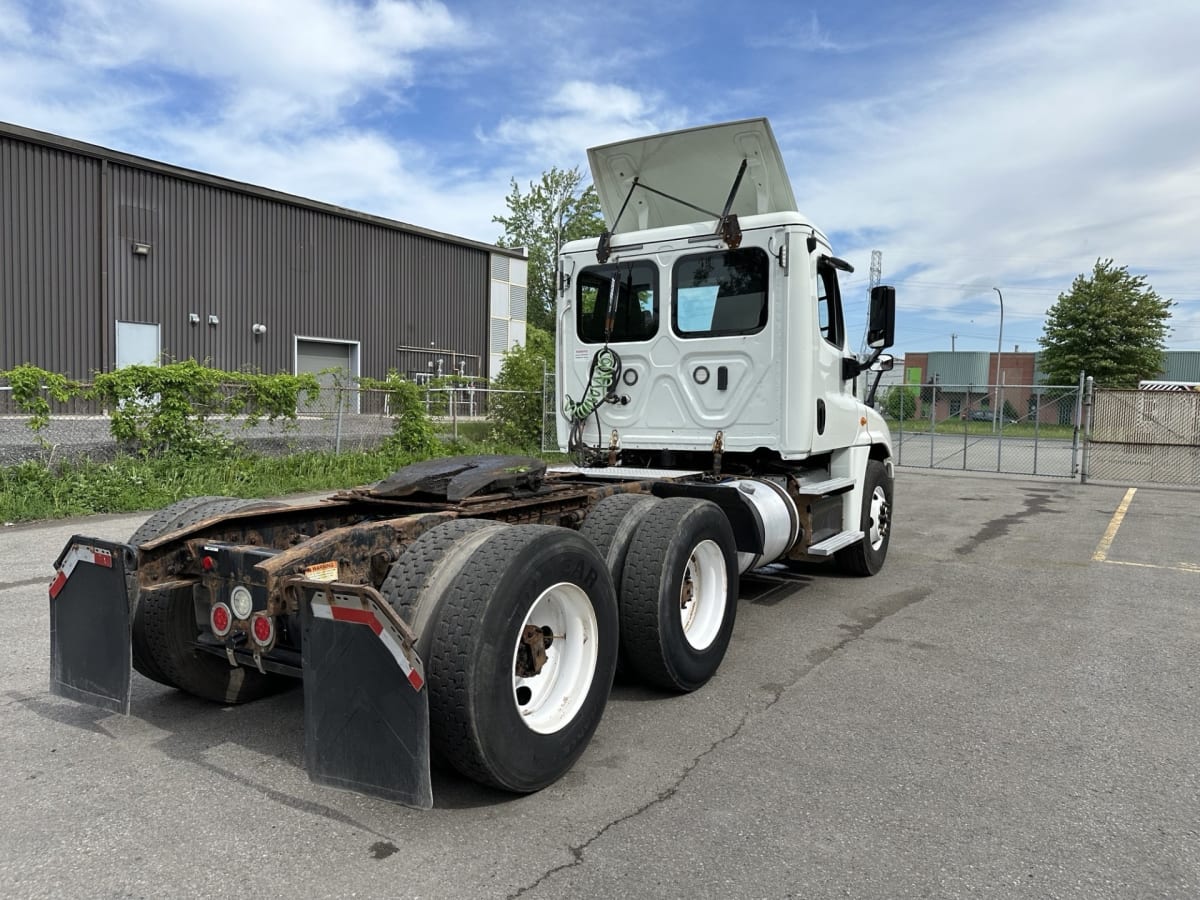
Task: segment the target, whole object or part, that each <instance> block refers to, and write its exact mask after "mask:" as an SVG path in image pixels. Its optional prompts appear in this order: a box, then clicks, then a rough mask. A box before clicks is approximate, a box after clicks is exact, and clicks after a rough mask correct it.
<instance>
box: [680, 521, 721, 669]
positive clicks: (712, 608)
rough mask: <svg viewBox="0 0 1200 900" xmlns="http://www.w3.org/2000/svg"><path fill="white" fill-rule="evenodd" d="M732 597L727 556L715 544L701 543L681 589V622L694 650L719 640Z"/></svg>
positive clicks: (689, 558)
mask: <svg viewBox="0 0 1200 900" xmlns="http://www.w3.org/2000/svg"><path fill="white" fill-rule="evenodd" d="M728 598H729V579H728V575H727V573H726V571H725V554H724V553H722V552H721V547H720V545H718V544H717V543H716V542H715V541H701V542H700V543H699V544H697V545H696V547H695V548H694V549H693V550H692V554H691V556H689V557H688V561H687V567H686V569H685V570H684V573H683V584H682V585H681V586H680V589H679V620H680V622H681V623H682V625H683V637H684V639H685V640H686V641H687V642H688V644H689V645H690V646H691V647H692V649H693V650H704V649H706V648H707V647H708V646H709V645H711V644H712V642H713V641H715V640H716V639H717V634H718V633H719V632H720V631H721V623H722V622H724V621H725V603H726V601H727V600H728Z"/></svg>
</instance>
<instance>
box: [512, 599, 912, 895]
mask: <svg viewBox="0 0 1200 900" xmlns="http://www.w3.org/2000/svg"><path fill="white" fill-rule="evenodd" d="M928 596H929V590H927V589H925V588H914V589H912V590H908V591H900V592H899V593H896V594H893V595H891V596H889V597H886V598H884V600H883V601H882V602H881V603H879V604H877V605H876V606H875V607H874V608H872V609H871V610H869V611H867V612H866V613H865V614H864V615H863V616H861V617H860V618H859V619H858V620H857V621H855V622H853V623H851V624H849V625H842V626H840V627H841V628H843V629H844V630H845V631H846V632H847V635H846V637H844V638H843V639H842V640H840V641H838V642H837V643H836V644H834V645H833V646H832V647H829V648H826V649H824V650H821V651H818V653H817V654H813V655H811V656H810V657H809V661H808V665H806V666H804V667H803V668H801V669H800V670H799V671H797V672H796V673H795V677H793V678H792V680H791V681H789V682H787V683H786V684H776V685H771V694H770V697H769V698H768V699H767V701H766V702H765V703H762V704H760V705H759V706H757V707H754V708H753V709H747V710H746V711H745V712H743V713H742V717H741V718H740V719H739V720H738V723H737V725H736V726H734V728H733V730H732V731H730V732H729V733H728V734H725V735H724V736H722V737H719V738H717V739H716V740H715V741H713V742H712V743H711V744H709V745H708V747H707V748H705V749H704V750H702V751H701V752H700V753H698V754H697V755H696V756H695V757H694V758H693V759H692V761H691V762H689V763H688V764H687V765H686V766H684V768H683V770H682V771H681V772H680V773H679V775H678V777H677V778H676V779H675V780H674V781H673V782H671V784H670V785H669V786H667V787H665V788H663V789H662V790H661V791H659V792H658V793H657V794H655V795H654V797H653V798H652V799H650V800H648V801H646V802H645V803H643V804H642V805H641V806H639V807H637V808H636V809H633V810H631V811H630V812H628V813H626V814H625V815H623V816H619V817H618V818H616V819H613V820H612V821H611V822H608V823H606V824H605V825H604V826H603V827H602V828H600V829H599V830H597V831H596V833H595V834H593V835H592V836H591V837H590V838H588V839H587V840H586V841H584V842H583V843H581V844H573V845H569V846H568V847H567V849H568V850H569V851H570V853H571V860H570V862H565V863H563V864H562V865H558V866H554V867H553V868H550V869H547V870H546V871H545V872H543V873H542V874H541V875H540V876H538V878H537V879H536V880H534V881H532V882H530V883H529V884H527V885H525V886H523V887H521V888H519V889H517V890H516V891H514V892H513V893H511V894H509V895H508V896H507V897H506V898H505V900H516V898H517V897H521V896H523V895H525V894H527V893H529V892H530V891H532V890H536V889H537V888H538V887H539V886H541V884H542V883H543V882H545V881H546V880H547V879H549V878H552V877H554V876H555V875H557V874H558V873H560V872H565V871H567V870H568V869H573V868H575V867H576V866H580V865H582V864H583V862H584V854H585V853H586V852H587V850H588V848H589V847H591V846H592V844H594V843H595V842H596V841H598V840H600V838H602V837H604V835H605V834H607V833H608V832H609V831H611V830H612V829H613V828H616V827H617V826H618V825H623V824H624V823H626V822H629V821H631V820H633V819H636V818H637V817H638V816H640V815H642V814H643V813H645V812H647V811H649V810H651V809H653V808H654V807H656V806H661V805H662V804H663V803H666V802H667V801H668V800H670V799H671V798H673V797H674V796H675V795H676V794H677V793H679V789H680V788H682V787H683V784H684V782H685V781H687V780H688V778H689V777H690V776H691V774H692V773H693V772H695V771H696V769H697V768H699V766H700V764H701V763H702V762H704V760H705V759H706V758H707V757H708V756H711V755H712V754H713V753H715V752H716V751H717V750H719V749H720V748H721V747H722V746H723V745H725V744H727V743H729V742H730V741H732V740H733V739H734V738H736V737H738V736H739V735H740V734H741V733H742V731H743V730H744V729H745V727H746V723H747V722H749V721H750V718H751V717H752V716H756V715H758V714H759V713H763V712H766V711H767V710H768V709H770V708H771V707H772V706H774V705H775V704H776V703H778V702H779V701H780V700H782V699H783V696H784V694H786V693H787V692H788V690H789V689H790V688H793V687H795V686H796V685H797V684H799V683H800V682H801V681H803V680H804V678H805V677H807V676H808V674H809V673H810V672H812V671H813V669H815V668H816V667H817V666H819V665H821V663H823V662H825V660H827V659H829V658H830V657H831V656H833V655H834V654H835V653H837V652H838V651H839V650H841V649H842V648H844V647H845V646H846V645H847V644H849V643H850V642H851V641H855V640H858V638H860V637H862V636H863V635H864V634H866V633H867V632H868V631H870V630H871V629H872V628H874V627H875V626H876V625H878V624H879V623H880V622H882V621H883V620H884V619H887V618H888V617H890V616H893V615H895V614H896V613H898V612H900V610H902V609H905V608H907V607H909V606H912V605H913V604H914V603H919V602H920V601H922V600H924V599H925V598H926V597H928ZM816 657H819V658H816Z"/></svg>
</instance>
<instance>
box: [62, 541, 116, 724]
mask: <svg viewBox="0 0 1200 900" xmlns="http://www.w3.org/2000/svg"><path fill="white" fill-rule="evenodd" d="M127 565H129V566H131V565H133V551H132V550H131V549H130V548H129V547H127V546H126V545H124V544H118V543H114V542H112V541H102V540H99V539H97V538H89V537H83V536H81V535H75V537H73V538H71V540H70V541H69V542H68V543H67V546H66V549H64V550H63V552H62V553H61V554H59V557H58V559H57V560H55V563H54V567H55V569H57V573H56V574H55V577H54V581H53V582H51V584H50V693H52V694H55V695H57V696H59V697H67V698H69V699H71V700H77V701H79V702H81V703H88V704H91V705H92V706H98V707H100V708H102V709H107V710H111V711H112V712H118V713H124V714H126V715H128V714H129V695H130V673H131V666H132V657H131V652H132V651H131V650H130V636H129V627H130V626H129V598H128V596H127V595H126V592H125V568H126V566H127Z"/></svg>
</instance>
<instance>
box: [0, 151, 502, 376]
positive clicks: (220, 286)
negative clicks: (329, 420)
mask: <svg viewBox="0 0 1200 900" xmlns="http://www.w3.org/2000/svg"><path fill="white" fill-rule="evenodd" d="M160 168H161V167H160ZM105 173H106V175H105ZM211 180H212V179H209V181H211ZM102 182H105V183H107V191H105V190H104V189H103V188H102V187H101V184H102ZM0 228H2V229H3V232H2V233H0V254H2V256H0V258H2V259H3V268H2V271H0V300H2V301H3V309H4V316H3V321H2V322H0V329H2V333H3V339H2V340H0V369H2V368H8V367H10V366H12V365H16V364H18V363H21V362H26V361H28V362H33V363H35V364H37V365H40V366H42V367H44V368H47V369H52V370H56V371H61V372H66V373H68V374H70V375H72V376H74V377H77V378H86V377H87V376H88V375H89V373H90V372H92V371H94V370H96V369H107V368H111V367H112V365H113V364H114V363H115V361H116V348H115V346H114V340H115V338H114V334H115V323H116V322H117V321H118V320H119V321H126V322H146V323H158V324H160V325H161V334H162V344H163V347H162V349H163V352H164V353H165V354H166V355H167V356H168V357H171V358H175V359H186V358H189V357H191V358H195V359H199V360H207V361H208V362H209V363H210V364H211V365H214V366H217V367H220V368H240V367H246V366H249V367H253V368H257V369H261V370H262V371H267V372H274V371H289V372H290V371H293V370H294V366H295V341H296V338H297V337H313V338H324V339H333V340H340V341H347V342H359V344H360V350H359V358H360V360H361V373H362V374H364V375H370V376H374V377H382V376H383V375H385V374H386V372H387V370H388V369H389V368H391V367H396V368H400V369H402V370H403V369H406V368H408V366H407V365H406V360H405V359H404V358H403V357H402V355H401V354H400V353H398V352H397V351H396V348H397V347H398V346H401V345H416V346H422V347H428V346H429V345H430V344H431V343H433V344H436V345H437V346H438V347H441V348H446V349H451V350H454V351H456V352H459V353H462V354H472V355H474V356H477V357H479V358H481V359H483V360H486V354H487V337H488V289H489V274H488V266H489V254H488V252H487V251H486V250H484V249H481V248H478V247H473V246H466V245H460V244H456V243H453V242H451V241H448V240H439V239H437V238H436V237H433V236H430V235H427V234H422V233H416V232H409V231H405V230H400V229H399V228H395V227H389V226H387V225H383V224H376V223H374V222H371V221H365V220H363V219H358V218H354V217H352V216H341V215H337V214H335V213H332V212H327V211H323V210H320V209H312V208H308V207H306V206H302V205H293V204H289V203H286V202H282V201H280V200H277V199H272V198H270V197H263V196H258V195H256V194H254V193H243V192H240V191H238V190H235V189H230V188H227V187H222V186H220V185H213V184H210V183H204V182H203V181H201V180H190V179H188V178H187V177H184V176H177V175H174V174H170V173H163V172H161V171H151V170H148V169H143V168H139V167H137V166H134V165H129V164H126V163H123V162H120V161H115V160H99V159H95V158H91V157H89V156H86V155H81V154H77V153H73V152H70V151H66V150H60V149H56V148H48V147H44V146H39V145H37V144H32V143H27V142H23V141H20V140H12V139H10V138H7V137H4V136H0ZM102 244H103V245H104V246H105V247H106V250H107V252H106V253H105V254H104V255H103V256H102V255H101V253H100V247H101V245H102ZM139 244H140V245H145V246H144V247H143V248H141V249H145V248H146V247H148V252H145V253H143V254H139V253H135V251H134V247H135V245H139ZM102 259H103V260H104V261H105V263H106V265H107V270H108V271H107V278H108V284H107V292H105V291H104V290H103V289H102V284H103V279H104V274H103V272H102V270H101V260H102ZM105 300H107V306H108V311H107V313H106V312H105V310H104V309H103V308H102V305H103V304H104V302H105ZM192 315H195V316H197V317H198V318H199V323H198V324H193V323H192V322H191V321H190V317H191V316H192ZM210 316H216V317H217V321H218V323H219V324H216V325H210V324H208V322H209V317H210ZM255 324H260V325H264V326H266V331H265V333H264V334H262V335H255V334H254V333H253V331H252V326H253V325H255ZM469 374H479V372H478V371H477V370H476V371H475V372H469Z"/></svg>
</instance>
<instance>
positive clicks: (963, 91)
mask: <svg viewBox="0 0 1200 900" xmlns="http://www.w3.org/2000/svg"><path fill="white" fill-rule="evenodd" d="M1197 35H1200V3H1194V2H1185V0H1176V2H1160V0H1143V2H1139V3H1128V2H1110V0H1087V2H1076V0H1061V2H1036V3H1035V2H1024V0H996V2H992V3H988V4H975V3H961V2H927V3H915V2H908V3H906V2H902V0H900V2H886V3H884V2H881V3H872V2H838V3H826V2H814V3H805V2H786V0H757V2H755V3H744V4H734V3H729V2H727V0H725V2H682V0H679V2H671V0H662V2H656V3H646V2H625V0H608V2H605V3H601V4H572V3H562V2H548V0H547V2H543V0H529V2H521V0H512V2H508V3H492V2H483V0H465V2H446V3H439V2H416V3H413V2H400V0H358V2H351V0H41V2H29V0H0V120H3V121H6V122H12V123H15V124H19V125H24V126H27V127H31V128H36V129H41V130H44V131H49V132H53V133H55V134H60V135H64V136H67V137H71V138H76V139H79V140H84V141H89V142H93V143H97V144H100V145H103V146H106V147H110V148H113V149H117V150H122V151H125V152H129V153H134V154H138V155H142V156H147V157H150V158H153V159H158V160H162V161H164V162H169V163H172V164H175V165H181V166H186V167H189V168H194V169H199V170H201V171H204V172H210V173H213V174H216V175H221V176H225V177H228V178H233V179H237V180H241V181H247V182H251V183H255V184H261V185H265V186H268V187H272V188H276V189H279V190H283V191H288V192H291V193H295V194H299V195H302V196H306V197H312V198H314V199H318V200H322V201H325V202H329V203H335V204H339V205H343V206H347V207H350V208H354V209H359V210H364V211H367V212H371V213H375V214H378V215H384V216H389V217H391V218H395V219H399V220H401V221H405V222H411V223H413V224H416V225H421V226H424V227H428V228H436V229H440V230H444V231H448V232H451V233H454V234H459V235H463V236H467V237H471V238H476V239H480V240H485V241H491V240H495V239H496V238H497V237H498V231H497V228H496V226H495V225H494V224H492V222H491V218H492V216H493V215H495V214H497V213H501V212H503V211H504V196H505V195H506V194H507V192H508V189H509V181H510V179H511V178H516V179H517V181H518V182H519V183H521V184H523V185H524V184H526V183H527V182H528V181H530V180H532V179H536V178H537V177H538V176H539V175H540V174H541V172H543V171H544V170H546V169H548V168H550V167H551V166H555V165H557V166H560V167H570V166H573V165H581V166H583V167H584V168H585V169H586V156H585V153H584V151H585V149H586V148H587V147H589V146H592V145H595V144H600V143H608V142H611V141H615V140H619V139H622V138H627V137H631V136H635V135H639V134H649V133H652V132H657V131H665V130H670V129H675V128H682V127H688V126H693V125H700V124H707V123H711V122H718V121H727V120H731V119H739V118H746V117H750V116H760V115H766V116H768V117H769V118H770V120H771V123H772V126H773V128H774V130H775V133H776V136H777V138H778V139H779V142H780V145H781V147H782V150H783V155H784V160H785V162H786V164H787V167H788V172H789V175H790V176H791V179H792V182H793V184H794V187H795V193H796V198H797V202H798V205H799V206H800V209H801V210H802V211H804V212H805V213H807V214H808V215H810V216H812V217H813V219H814V220H815V221H816V222H817V224H818V225H819V226H820V227H822V228H823V229H824V230H825V231H826V232H827V233H829V234H830V236H831V237H832V239H833V241H834V246H835V250H836V251H837V252H838V253H839V255H841V256H844V257H845V258H846V259H848V260H849V261H850V262H852V263H853V264H854V265H855V267H856V269H857V271H856V272H855V274H853V275H851V276H849V277H848V278H846V279H845V280H844V281H843V290H844V292H845V294H846V296H847V298H848V306H849V308H850V313H851V317H852V320H853V319H854V318H855V317H861V313H862V310H863V308H864V306H865V289H866V282H867V269H868V266H869V261H870V252H871V250H873V249H877V250H880V251H881V252H882V254H883V275H884V281H886V282H891V283H894V284H896V286H897V290H898V293H899V299H900V311H899V321H898V340H899V346H898V347H897V349H898V350H899V351H900V352H904V351H920V350H949V349H950V348H951V345H952V337H951V336H952V335H957V337H956V338H954V339H953V343H954V345H955V346H956V347H957V348H958V349H960V350H974V349H979V350H988V349H992V350H994V349H995V347H996V344H997V340H998V338H999V334H998V327H999V304H998V299H997V296H996V293H995V292H994V291H993V290H992V288H993V287H994V286H995V287H999V288H1000V289H1001V290H1002V291H1003V295H1004V313H1005V315H1004V348H1005V351H1006V352H1010V351H1011V350H1012V349H1013V347H1014V345H1017V346H1019V347H1020V348H1021V349H1022V350H1030V349H1036V339H1037V337H1038V335H1039V334H1040V333H1041V327H1042V320H1043V316H1044V313H1045V311H1046V309H1047V307H1049V306H1050V305H1051V304H1052V303H1053V302H1054V300H1055V298H1056V297H1057V295H1058V294H1059V292H1060V291H1064V290H1067V289H1069V287H1070V284H1071V281H1072V279H1073V278H1074V277H1075V276H1076V275H1077V274H1079V273H1082V272H1088V271H1090V270H1091V268H1092V265H1093V264H1094V262H1095V261H1096V259H1097V258H1098V257H1103V258H1109V257H1111V258H1113V259H1114V260H1116V262H1117V263H1118V264H1119V265H1127V266H1129V268H1130V270H1131V271H1132V272H1134V273H1138V274H1145V275H1146V276H1147V277H1148V280H1149V282H1150V284H1151V285H1152V286H1153V287H1154V288H1155V289H1156V290H1157V291H1158V292H1159V293H1160V294H1162V295H1164V296H1167V297H1172V298H1174V299H1175V301H1176V302H1177V307H1176V308H1175V310H1174V317H1173V319H1172V326H1173V328H1172V334H1171V336H1170V338H1169V340H1168V346H1169V347H1171V348H1175V349H1200V287H1198V286H1197V285H1198V284H1200V54H1198V53H1196V52H1195V46H1194V45H1195V38H1196V36H1197Z"/></svg>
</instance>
